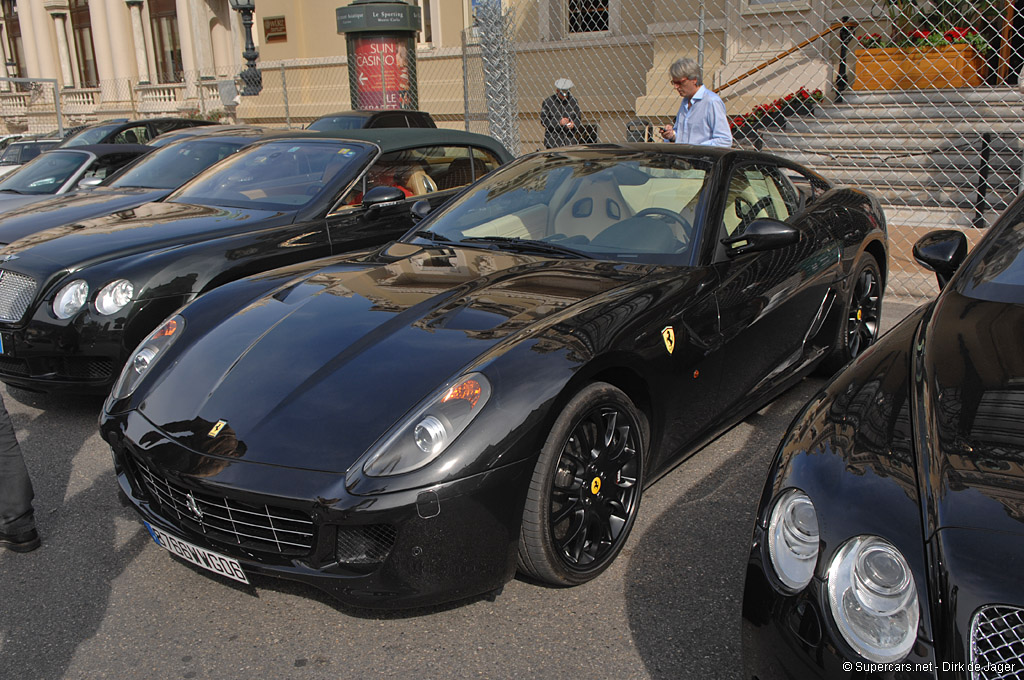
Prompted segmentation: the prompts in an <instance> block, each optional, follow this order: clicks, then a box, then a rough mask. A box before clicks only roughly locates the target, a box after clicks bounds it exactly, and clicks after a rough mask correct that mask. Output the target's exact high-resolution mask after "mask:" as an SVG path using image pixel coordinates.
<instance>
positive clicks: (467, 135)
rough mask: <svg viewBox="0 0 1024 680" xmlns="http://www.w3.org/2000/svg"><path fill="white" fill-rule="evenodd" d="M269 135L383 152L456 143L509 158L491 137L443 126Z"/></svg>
mask: <svg viewBox="0 0 1024 680" xmlns="http://www.w3.org/2000/svg"><path fill="white" fill-rule="evenodd" d="M268 138H303V139H317V138H319V139H350V140H352V141H358V142H370V143H372V144H376V145H377V146H379V147H380V149H381V151H383V152H385V153H387V152H388V151H399V150H401V149H409V148H413V147H422V146H426V145H429V144H452V145H456V146H459V145H466V144H474V145H476V146H482V147H484V148H487V149H491V150H493V151H496V152H499V153H501V154H503V155H506V156H507V157H508V158H511V157H512V156H511V154H509V152H508V150H507V149H505V147H504V146H503V145H502V144H501V142H499V141H498V140H496V139H495V138H494V137H488V136H487V135H479V134H476V133H475V132H463V131H462V130H449V129H446V128H360V129H358V130H338V131H336V132H321V131H318V130H296V131H287V130H282V131H281V133H280V134H279V135H277V134H272V135H268Z"/></svg>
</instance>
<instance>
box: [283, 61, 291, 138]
mask: <svg viewBox="0 0 1024 680" xmlns="http://www.w3.org/2000/svg"><path fill="white" fill-rule="evenodd" d="M281 91H282V92H283V93H284V120H285V124H286V125H287V126H288V129H289V130H291V129H292V113H291V110H290V109H289V108H288V81H287V79H286V78H285V75H284V62H281Z"/></svg>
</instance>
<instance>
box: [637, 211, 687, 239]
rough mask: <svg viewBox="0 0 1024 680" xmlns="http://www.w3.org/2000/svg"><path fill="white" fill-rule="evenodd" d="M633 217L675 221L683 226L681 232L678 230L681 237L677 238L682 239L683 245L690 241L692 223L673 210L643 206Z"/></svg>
mask: <svg viewBox="0 0 1024 680" xmlns="http://www.w3.org/2000/svg"><path fill="white" fill-rule="evenodd" d="M633 217H654V218H666V219H667V220H668V221H671V222H676V223H677V224H679V226H681V227H682V228H683V229H682V232H680V233H681V235H682V238H681V239H679V240H680V241H682V243H683V244H684V245H685V244H688V243H689V242H690V231H691V230H692V229H693V225H692V224H690V222H689V220H687V219H686V218H685V217H683V216H682V215H680V214H679V213H677V212H676V211H674V210H669V209H668V208H644V209H643V210H641V211H640V212H638V213H637V214H635V215H633Z"/></svg>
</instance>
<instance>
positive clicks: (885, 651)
mask: <svg viewBox="0 0 1024 680" xmlns="http://www.w3.org/2000/svg"><path fill="white" fill-rule="evenodd" d="M828 603H829V607H830V608H831V610H832V617H833V618H834V619H835V621H836V624H837V625H838V627H839V632H840V633H842V635H843V638H845V639H846V641H847V642H848V643H849V644H850V646H851V647H853V649H854V650H855V651H856V652H857V653H858V654H860V655H861V656H863V657H864V658H865V659H868V660H870V661H876V662H878V663H892V662H896V661H900V660H901V659H903V658H904V657H906V655H907V653H908V652H909V651H910V649H911V647H913V646H914V640H915V639H916V638H917V624H918V619H919V617H920V613H919V611H918V606H917V588H916V587H915V586H914V577H913V574H911V572H910V566H909V565H908V564H907V560H906V559H905V558H904V557H903V555H901V554H900V551H899V550H897V549H896V547H895V546H893V545H892V544H891V543H889V542H888V541H886V540H885V539H882V538H879V537H878V536H857V537H856V538H853V539H851V540H850V541H848V542H847V543H845V544H844V545H843V546H842V547H841V548H840V549H839V551H838V552H837V553H836V555H835V557H833V558H832V564H831V566H830V567H829V570H828Z"/></svg>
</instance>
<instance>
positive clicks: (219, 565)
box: [142, 521, 249, 584]
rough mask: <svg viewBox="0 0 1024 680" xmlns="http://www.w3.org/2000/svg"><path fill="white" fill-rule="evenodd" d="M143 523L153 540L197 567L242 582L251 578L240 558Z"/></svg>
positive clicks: (246, 582) (246, 581) (247, 581)
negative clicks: (234, 557) (212, 549)
mask: <svg viewBox="0 0 1024 680" xmlns="http://www.w3.org/2000/svg"><path fill="white" fill-rule="evenodd" d="M142 523H143V524H145V525H146V529H147V530H148V531H149V535H150V536H152V537H153V540H154V541H156V544H157V545H158V546H160V547H161V548H163V549H165V550H167V551H169V552H171V553H174V554H175V555H177V556H178V557H180V558H181V559H183V560H185V561H187V562H191V563H192V564H194V565H196V566H197V567H202V568H203V569H206V570H208V571H212V572H213V573H215V574H220V575H221V576H227V577H228V578H230V579H233V580H235V581H239V582H241V583H245V584H248V583H249V579H247V578H246V577H245V572H244V571H242V565H240V564H239V563H238V560H236V559H233V558H231V557H226V556H225V555H221V554H219V553H215V552H213V551H211V550H207V549H206V548H200V547H199V546H198V545H192V544H191V543H189V542H187V541H183V540H181V539H180V538H178V537H177V536H172V535H170V534H169V533H167V532H166V531H163V530H161V529H158V528H156V527H155V526H153V525H152V524H150V523H149V522H146V521H143V522H142Z"/></svg>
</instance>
